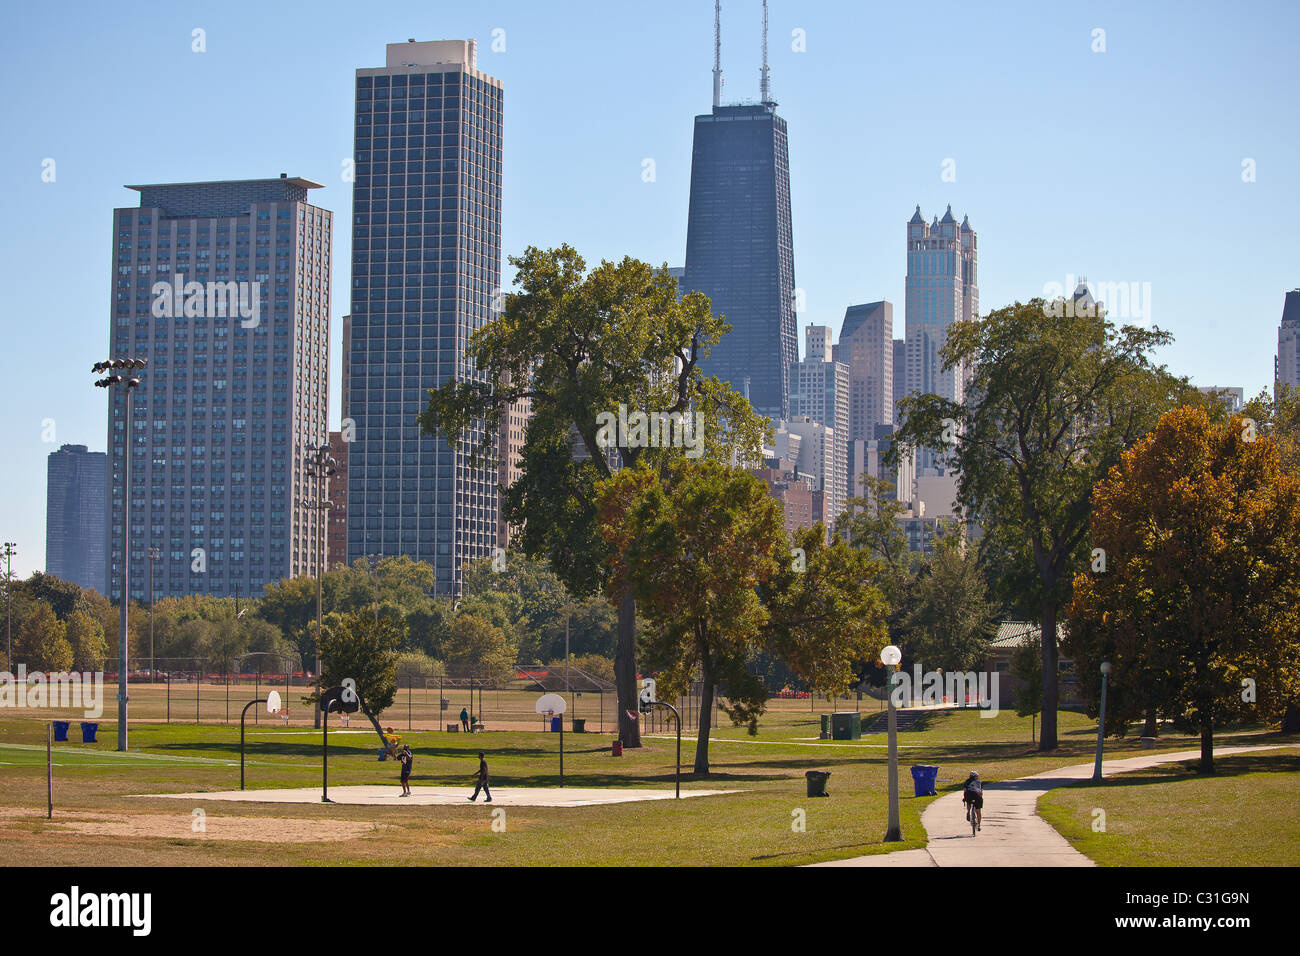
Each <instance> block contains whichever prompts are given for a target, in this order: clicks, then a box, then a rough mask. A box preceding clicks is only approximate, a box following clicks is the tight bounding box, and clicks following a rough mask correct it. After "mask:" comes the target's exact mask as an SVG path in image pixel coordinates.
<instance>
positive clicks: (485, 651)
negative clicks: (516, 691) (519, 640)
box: [443, 611, 518, 680]
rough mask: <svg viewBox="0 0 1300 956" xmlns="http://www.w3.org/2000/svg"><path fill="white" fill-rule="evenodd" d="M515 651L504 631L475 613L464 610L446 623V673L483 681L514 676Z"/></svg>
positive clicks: (444, 650)
mask: <svg viewBox="0 0 1300 956" xmlns="http://www.w3.org/2000/svg"><path fill="white" fill-rule="evenodd" d="M517 652H518V649H517V648H516V647H515V645H514V644H512V643H510V640H509V638H508V637H507V636H506V633H505V631H503V630H502V629H501V628H499V627H497V626H496V625H495V624H493V623H491V622H490V621H487V620H485V619H483V618H481V617H479V616H478V615H477V614H472V613H468V612H463V611H462V612H461V613H460V614H457V615H456V616H455V617H454V618H452V619H451V621H450V622H449V627H448V634H447V641H446V643H445V644H444V645H443V653H444V654H445V656H446V657H445V659H446V663H447V673H449V674H451V675H453V676H456V677H474V678H479V679H486V680H494V679H500V678H503V677H505V676H508V675H513V673H514V665H515V655H516V654H517Z"/></svg>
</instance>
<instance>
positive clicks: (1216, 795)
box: [1038, 747, 1300, 866]
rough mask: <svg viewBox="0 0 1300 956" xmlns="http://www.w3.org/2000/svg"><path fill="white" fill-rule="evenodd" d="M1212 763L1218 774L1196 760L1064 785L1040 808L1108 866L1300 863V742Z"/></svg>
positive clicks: (1074, 841) (1077, 845)
mask: <svg viewBox="0 0 1300 956" xmlns="http://www.w3.org/2000/svg"><path fill="white" fill-rule="evenodd" d="M1214 764H1215V769H1216V773H1215V774H1214V775H1213V776H1210V777H1204V776H1201V775H1200V774H1198V773H1197V772H1196V766H1197V761H1188V762H1186V763H1175V764H1162V765H1161V766H1158V767H1153V768H1151V769H1149V770H1141V771H1136V772H1133V773H1124V774H1118V775H1116V776H1114V777H1108V778H1106V779H1105V780H1103V781H1102V782H1101V783H1099V784H1092V783H1087V784H1076V785H1074V786H1071V787H1062V788H1060V789H1058V790H1053V791H1051V792H1050V793H1047V794H1045V795H1044V796H1043V797H1041V798H1040V799H1039V801H1038V812H1039V815H1040V816H1042V817H1043V818H1044V819H1045V820H1047V822H1048V823H1050V824H1052V826H1054V827H1055V828H1056V829H1057V830H1058V831H1059V832H1060V833H1061V834H1062V835H1063V836H1064V837H1065V838H1066V839H1068V840H1069V841H1070V843H1071V844H1073V845H1074V847H1075V848H1076V849H1078V850H1079V851H1081V852H1082V853H1084V854H1086V855H1087V856H1089V857H1091V858H1092V859H1093V860H1095V861H1096V862H1097V863H1098V864H1100V865H1101V866H1296V865H1297V864H1300V813H1297V807H1300V797H1297V793H1300V747H1294V748H1289V749H1286V750H1274V751H1268V752H1265V753H1259V754H1241V755H1238V756H1227V757H1216V758H1215V760H1214ZM1096 809H1100V810H1103V811H1104V812H1105V832H1098V831H1094V830H1093V820H1094V819H1095V818H1097V816H1096V814H1095V813H1094V811H1095V810H1096Z"/></svg>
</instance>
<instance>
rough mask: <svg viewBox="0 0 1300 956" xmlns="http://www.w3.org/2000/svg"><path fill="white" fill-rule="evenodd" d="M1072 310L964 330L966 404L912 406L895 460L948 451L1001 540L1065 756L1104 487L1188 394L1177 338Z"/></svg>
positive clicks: (1005, 591)
mask: <svg viewBox="0 0 1300 956" xmlns="http://www.w3.org/2000/svg"><path fill="white" fill-rule="evenodd" d="M1060 304H1061V303H1060V302H1059V301H1058V302H1056V303H1046V302H1044V301H1043V300H1041V299H1032V300H1031V301H1029V302H1028V303H1020V302H1017V303H1015V304H1014V305H1011V306H1007V307H1005V308H1002V309H998V310H996V311H994V312H992V313H990V314H989V315H988V316H987V317H986V318H984V319H982V320H978V321H971V322H958V323H956V324H954V325H953V326H952V327H951V328H950V329H949V331H948V341H947V344H946V345H945V346H944V348H943V350H942V353H941V354H942V356H943V360H944V367H945V368H954V367H956V366H957V365H958V364H959V363H965V366H966V367H967V368H970V367H972V365H973V368H974V372H973V375H972V378H971V380H970V384H969V385H968V386H967V391H966V400H965V402H961V403H959V402H953V401H950V400H948V399H945V398H942V397H940V396H938V395H932V394H931V395H913V396H910V397H908V398H904V399H903V400H902V401H901V402H900V405H899V409H900V414H901V415H902V417H903V418H904V424H903V425H902V427H901V428H900V429H899V430H898V431H897V433H896V435H895V442H894V444H893V446H891V448H890V451H889V452H888V455H889V456H890V457H891V458H893V459H895V460H896V459H897V457H898V454H899V451H900V449H903V448H916V447H929V448H936V449H940V450H941V451H942V452H943V454H944V456H945V460H946V461H947V462H948V463H949V464H950V465H951V466H953V467H954V468H955V469H956V470H957V471H958V472H959V474H960V479H959V482H958V500H959V502H960V503H961V505H962V508H963V510H964V511H965V512H966V513H967V514H970V515H974V516H975V517H977V518H978V519H979V520H980V521H981V522H982V523H983V525H984V527H985V528H986V529H987V531H986V537H985V542H984V544H985V546H986V550H985V565H986V566H987V567H990V568H992V569H993V570H994V575H995V580H996V581H997V583H998V588H997V591H998V595H999V597H1001V598H1002V599H1003V602H1004V603H1006V604H1013V605H1014V604H1027V605H1029V606H1030V607H1032V608H1034V610H1035V613H1036V617H1037V619H1038V622H1039V623H1040V624H1041V625H1042V629H1043V634H1044V635H1045V636H1046V639H1045V640H1043V641H1042V658H1043V699H1042V713H1043V720H1042V724H1043V732H1042V737H1041V740H1040V743H1039V749H1041V750H1053V749H1055V748H1056V746H1057V729H1056V708H1057V700H1058V689H1057V657H1058V644H1057V641H1056V640H1055V639H1054V635H1056V634H1057V617H1058V610H1059V608H1060V607H1061V606H1062V605H1063V604H1065V603H1066V602H1067V601H1068V600H1069V597H1070V585H1071V581H1072V579H1073V575H1074V571H1075V570H1076V569H1078V568H1080V567H1083V566H1085V565H1086V564H1087V557H1088V549H1087V544H1088V541H1087V535H1088V516H1089V512H1090V509H1091V504H1092V490H1093V487H1094V486H1095V485H1096V484H1097V482H1098V481H1099V480H1100V479H1101V478H1102V477H1104V476H1105V475H1106V474H1107V472H1109V470H1110V468H1111V467H1112V466H1113V465H1114V464H1115V463H1116V462H1118V461H1119V456H1120V455H1121V453H1122V452H1123V451H1124V449H1126V448H1128V447H1130V446H1132V445H1133V444H1134V443H1135V442H1136V441H1137V440H1138V439H1139V438H1141V437H1142V436H1143V435H1145V434H1146V433H1147V432H1148V431H1150V430H1151V428H1152V427H1153V426H1154V425H1155V422H1156V421H1157V419H1158V418H1159V416H1160V414H1161V413H1163V412H1164V411H1166V410H1167V409H1169V408H1170V407H1172V406H1174V405H1175V404H1177V401H1178V398H1179V396H1180V395H1181V394H1183V393H1184V392H1185V391H1186V390H1187V387H1188V386H1187V385H1186V383H1185V382H1182V381H1180V380H1177V379H1175V378H1173V377H1172V376H1171V375H1169V374H1168V373H1167V372H1166V371H1165V370H1164V369H1163V367H1157V366H1155V365H1153V364H1152V362H1151V359H1150V353H1151V351H1152V350H1153V349H1155V348H1156V347H1158V346H1160V345H1164V344H1166V343H1167V342H1169V341H1170V338H1171V337H1170V336H1169V335H1168V334H1167V333H1165V332H1162V331H1160V330H1159V329H1154V328H1153V329H1149V330H1148V329H1141V328H1137V327H1134V326H1123V327H1119V328H1117V327H1116V326H1115V325H1113V324H1111V323H1110V322H1108V321H1107V320H1106V317H1105V312H1104V311H1103V310H1101V309H1099V308H1097V309H1088V308H1084V309H1080V308H1074V309H1060V308H1057V306H1059V305H1060ZM1060 313H1068V314H1060Z"/></svg>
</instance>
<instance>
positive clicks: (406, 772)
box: [397, 744, 415, 797]
mask: <svg viewBox="0 0 1300 956" xmlns="http://www.w3.org/2000/svg"><path fill="white" fill-rule="evenodd" d="M397 759H398V760H400V761H401V762H402V796H404V797H409V796H410V795H411V764H413V763H415V754H413V753H411V747H410V745H409V744H408V745H406V746H404V747H402V752H401V753H399V754H398V755H397Z"/></svg>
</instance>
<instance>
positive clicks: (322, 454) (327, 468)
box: [302, 442, 338, 727]
mask: <svg viewBox="0 0 1300 956" xmlns="http://www.w3.org/2000/svg"><path fill="white" fill-rule="evenodd" d="M304 462H305V463H306V466H307V470H306V474H307V477H309V478H314V479H316V497H315V498H312V499H309V500H307V501H304V502H302V503H303V504H304V505H306V506H307V507H309V508H314V509H315V510H316V511H317V517H316V527H315V531H316V545H317V548H316V691H317V694H319V693H320V639H321V620H322V587H321V586H322V582H323V580H324V571H323V566H324V564H325V535H324V534H323V530H324V529H323V527H322V523H323V522H324V521H325V513H326V512H327V511H328V510H329V509H330V508H332V507H333V502H330V501H328V500H326V498H325V491H326V482H327V481H328V480H329V478H330V476H331V475H333V474H334V472H335V471H336V470H337V468H336V466H337V465H338V462H337V461H335V460H334V458H333V457H332V456H331V455H330V446H329V443H328V442H326V443H324V444H321V445H318V446H317V447H315V448H313V449H311V450H310V451H308V452H307V455H306V457H305V458H304ZM315 714H316V716H315V721H316V726H317V727H319V726H321V711H320V709H319V708H317V710H316V712H315Z"/></svg>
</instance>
